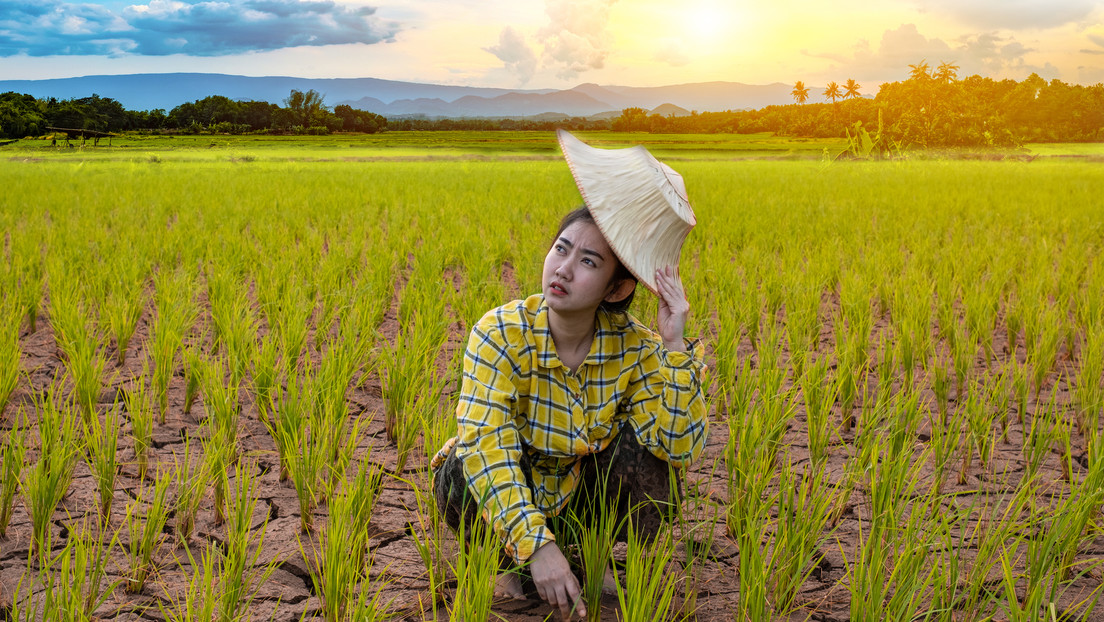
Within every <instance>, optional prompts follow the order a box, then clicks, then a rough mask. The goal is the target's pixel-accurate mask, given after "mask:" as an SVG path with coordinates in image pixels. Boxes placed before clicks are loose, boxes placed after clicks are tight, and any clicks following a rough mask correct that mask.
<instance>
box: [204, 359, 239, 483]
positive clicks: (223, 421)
mask: <svg viewBox="0 0 1104 622" xmlns="http://www.w3.org/2000/svg"><path fill="white" fill-rule="evenodd" d="M226 370H227V364H226V360H225V359H224V358H222V357H215V358H213V359H211V360H208V361H207V362H206V364H205V365H204V367H203V372H202V376H201V379H200V386H201V387H202V388H203V406H204V408H205V409H206V411H207V423H208V424H209V425H210V426H211V429H213V430H214V431H215V432H216V433H217V435H218V437H219V439H220V440H221V441H222V442H224V443H226V445H227V451H228V452H229V459H230V461H231V462H234V461H236V460H237V457H238V455H239V454H240V447H239V445H238V424H239V419H240V418H241V403H240V402H239V400H238V391H239V386H240V385H239V384H238V382H237V381H236V380H235V379H234V374H233V373H230V374H229V377H228V378H227V373H226Z"/></svg>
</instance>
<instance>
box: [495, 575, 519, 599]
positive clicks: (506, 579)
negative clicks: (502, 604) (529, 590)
mask: <svg viewBox="0 0 1104 622" xmlns="http://www.w3.org/2000/svg"><path fill="white" fill-rule="evenodd" d="M494 595H495V596H499V597H502V598H512V599H514V600H522V599H524V598H525V592H524V591H523V590H522V589H521V579H519V578H518V576H517V575H516V574H515V573H512V572H501V573H499V574H498V576H496V577H495V586H494Z"/></svg>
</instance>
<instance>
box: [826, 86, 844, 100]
mask: <svg viewBox="0 0 1104 622" xmlns="http://www.w3.org/2000/svg"><path fill="white" fill-rule="evenodd" d="M824 97H825V98H827V99H828V100H829V101H831V102H832V103H833V104H834V103H836V100H837V99H839V98H841V97H843V93H841V92H840V87H839V85H838V84H836V83H835V82H829V83H828V85H827V86H825V87H824Z"/></svg>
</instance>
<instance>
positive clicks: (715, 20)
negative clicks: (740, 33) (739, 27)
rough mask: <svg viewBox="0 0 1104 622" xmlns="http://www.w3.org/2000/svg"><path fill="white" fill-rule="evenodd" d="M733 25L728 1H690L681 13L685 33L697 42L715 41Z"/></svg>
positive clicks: (733, 21)
mask: <svg viewBox="0 0 1104 622" xmlns="http://www.w3.org/2000/svg"><path fill="white" fill-rule="evenodd" d="M734 25H735V19H734V16H733V12H732V8H731V5H730V4H729V3H723V2H710V1H708V0H701V1H699V2H694V3H691V4H690V5H689V6H688V7H687V8H686V9H685V12H684V13H683V26H684V29H685V32H686V35H688V36H689V37H690V38H691V39H694V40H698V41H699V42H709V41H716V40H718V39H720V38H722V37H723V36H724V35H725V34H726V33H729V32H730V31H731V29H732V27H733V26H734Z"/></svg>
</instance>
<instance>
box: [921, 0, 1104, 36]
mask: <svg viewBox="0 0 1104 622" xmlns="http://www.w3.org/2000/svg"><path fill="white" fill-rule="evenodd" d="M914 3H915V4H916V5H917V6H918V7H919V8H920V10H924V11H930V12H932V13H936V14H939V15H950V16H952V17H954V18H956V19H957V20H958V21H960V22H961V23H963V24H965V25H967V26H970V27H972V28H976V29H979V30H995V29H1011V30H1028V29H1044V28H1054V27H1056V26H1062V25H1064V24H1069V23H1076V22H1081V21H1083V20H1086V19H1087V18H1089V17H1090V16H1091V15H1092V14H1093V12H1094V11H1096V10H1097V9H1099V8H1100V0H1047V1H1046V2H1040V1H1039V0H968V1H963V0H914Z"/></svg>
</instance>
